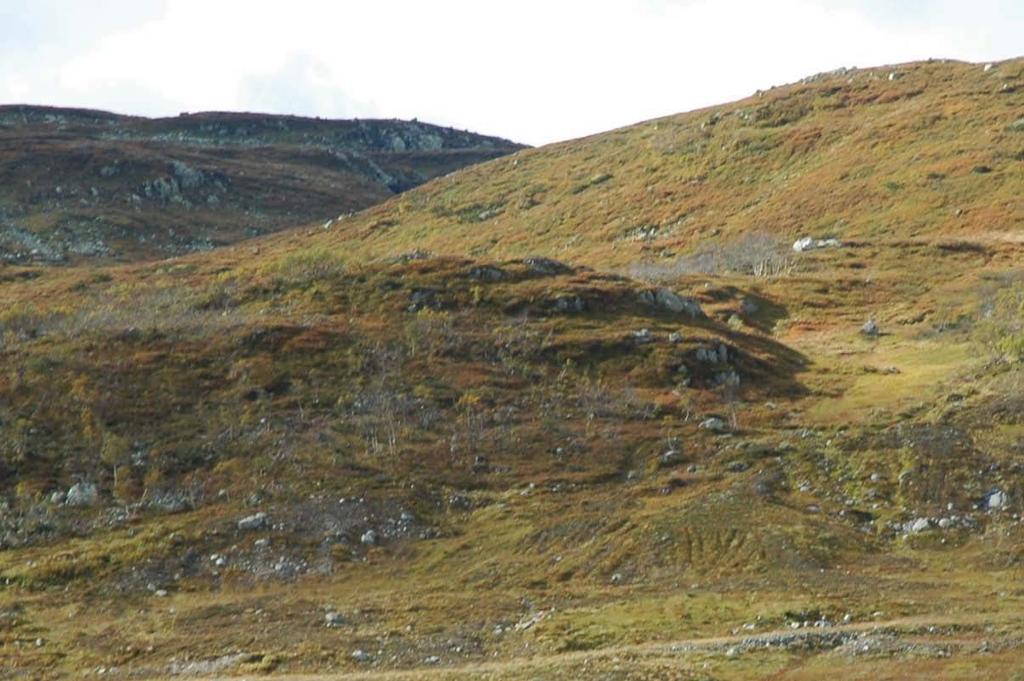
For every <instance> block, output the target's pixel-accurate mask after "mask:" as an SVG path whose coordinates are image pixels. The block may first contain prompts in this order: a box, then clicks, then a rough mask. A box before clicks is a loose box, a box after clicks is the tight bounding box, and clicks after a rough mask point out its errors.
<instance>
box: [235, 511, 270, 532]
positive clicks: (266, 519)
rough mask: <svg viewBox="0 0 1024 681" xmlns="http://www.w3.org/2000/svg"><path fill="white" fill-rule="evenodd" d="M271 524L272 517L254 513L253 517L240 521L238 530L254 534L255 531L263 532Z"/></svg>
mask: <svg viewBox="0 0 1024 681" xmlns="http://www.w3.org/2000/svg"><path fill="white" fill-rule="evenodd" d="M269 524H270V516H268V515H267V514H266V513H263V512H260V513H254V514H253V515H250V516H246V517H244V518H242V519H241V520H239V521H238V529H239V531H241V532H253V531H255V530H262V529H265V528H266V527H267V525H269Z"/></svg>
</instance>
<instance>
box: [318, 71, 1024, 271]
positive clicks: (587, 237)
mask: <svg viewBox="0 0 1024 681" xmlns="http://www.w3.org/2000/svg"><path fill="white" fill-rule="evenodd" d="M1022 115H1024V61H1021V60H1013V61H1007V62H1002V63H998V64H995V65H993V66H992V67H991V68H989V69H988V70H985V68H984V67H983V66H982V65H980V64H964V63H956V62H945V61H935V62H927V63H915V64H907V65H900V66H892V67H883V68H876V69H856V70H849V71H844V72H841V73H831V74H822V75H820V76H815V77H811V78H808V79H805V80H804V81H802V82H800V83H796V84H793V85H787V86H784V87H777V88H773V89H771V90H768V91H765V92H759V93H757V94H756V95H754V96H753V97H750V98H748V99H745V100H741V101H739V102H735V103H733V104H728V105H724V106H718V107H713V108H710V109H705V110H701V111H695V112H691V113H685V114H680V115H677V116H671V117H668V118H663V119H658V120H654V121H649V122H646V123H641V124H639V125H635V126H631V127H628V128H623V129H621V130H615V131H613V132H610V133H606V134H602V135H597V136H594V137H590V138H585V139H580V140H574V141H570V142H565V143H561V144H555V145H551V146H547V147H544V148H541V149H532V150H524V151H522V152H520V153H518V154H515V155H514V156H510V157H508V158H505V159H502V160H499V161H496V162H493V163H488V164H484V165H481V166H476V167H473V168H469V169H466V170H464V171H462V172H460V173H458V174H456V175H454V176H451V177H447V178H443V179H440V180H438V181H436V182H433V183H431V184H430V185H429V186H427V187H424V188H423V189H421V190H420V191H417V192H413V193H410V194H407V195H405V196H404V197H402V199H401V200H398V201H394V202H390V203H387V204H383V205H381V206H379V207H377V208H376V209H375V210H370V211H367V212H365V213H363V214H362V215H361V216H360V217H359V218H358V219H356V220H352V221H348V222H346V223H345V225H344V228H343V229H339V230H337V231H336V232H335V233H334V237H335V241H334V243H344V242H349V241H351V242H352V243H351V244H346V248H356V249H358V250H359V251H360V252H364V253H367V254H369V255H382V254H383V255H387V254H391V253H392V252H393V251H395V250H401V249H411V248H413V247H416V248H421V249H424V250H428V251H433V252H437V253H442V254H462V255H472V256H479V257H499V258H503V257H522V256H524V255H528V254H530V253H534V252H538V253H546V254H548V255H550V256H552V257H561V258H564V259H569V260H572V261H574V262H582V263H587V264H591V265H595V266H601V267H609V266H614V265H618V266H628V265H632V264H634V263H647V262H652V263H657V264H666V263H671V262H673V261H674V260H675V259H676V258H678V257H679V256H682V255H686V254H689V253H692V252H693V251H695V250H698V249H701V248H707V247H709V246H711V245H714V244H727V243H729V242H730V241H732V240H736V239H738V238H740V237H743V236H746V235H750V234H752V233H763V234H769V235H773V236H778V237H780V238H784V239H787V240H789V242H792V241H793V240H795V239H797V238H798V237H802V236H807V235H811V236H817V237H821V236H834V237H838V238H840V239H845V240H851V241H870V242H878V241H884V240H888V239H894V238H898V239H909V238H915V237H926V238H937V237H946V238H950V239H957V238H963V237H969V238H971V239H985V240H987V241H996V242H1000V241H1006V240H1009V241H1016V239H1017V234H1016V232H1017V230H1018V229H1019V225H1020V216H1021V213H1022V210H1024V208H1022V204H1021V200H1022V199H1021V182H1022V177H1024V174H1022V172H1021V171H1022V169H1024V165H1022V164H1024V119H1022V118H1021V116H1022Z"/></svg>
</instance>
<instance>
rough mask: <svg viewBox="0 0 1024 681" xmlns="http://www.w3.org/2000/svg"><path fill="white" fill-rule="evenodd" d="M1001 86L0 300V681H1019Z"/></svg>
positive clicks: (1007, 107)
mask: <svg viewBox="0 0 1024 681" xmlns="http://www.w3.org/2000/svg"><path fill="white" fill-rule="evenodd" d="M1022 67H1024V62H1021V61H1013V62H1006V63H1001V64H996V65H994V66H993V67H992V68H989V69H987V70H986V69H985V68H984V67H983V65H970V64H959V63H948V62H947V63H940V62H932V63H927V64H911V65H902V66H897V67H888V68H885V69H877V70H858V71H853V72H847V73H842V74H827V75H824V76H819V77H814V78H811V79H808V80H807V81H806V82H804V83H800V84H795V85H792V86H786V87H783V88H776V89H774V90H772V91H770V92H766V93H762V94H761V95H759V96H757V97H755V98H752V99H750V100H745V101H743V102H739V103H737V104H733V105H726V106H723V107H718V108H716V109H712V110H707V111H701V112H696V113H691V114H683V115H680V116H678V117H673V118H669V119H663V120H659V121H654V122H650V123H644V124H641V125H638V126H634V127H632V128H627V129H624V130H620V131H613V132H611V133H608V134H606V135H599V136H596V137H593V138H589V139H585V140H578V141H573V142H567V143H565V144H560V145H555V146H552V147H546V148H541V149H536V150H527V151H521V152H518V153H516V154H514V155H512V156H509V157H506V158H501V159H498V160H495V161H492V162H490V163H487V164H484V165H481V166H474V167H472V168H468V169H465V170H461V171H459V172H457V173H455V174H453V175H451V176H449V177H444V178H440V179H437V180H434V181H433V182H430V183H428V184H426V185H424V186H422V187H419V188H417V189H414V190H411V191H409V192H407V193H404V194H402V195H400V196H398V197H395V198H393V199H391V200H389V201H387V202H385V203H383V204H381V205H380V206H377V207H374V208H371V209H369V210H367V211H364V212H362V213H359V214H357V215H354V216H350V217H347V218H345V219H344V220H340V221H336V222H334V223H332V224H330V225H328V226H326V227H325V226H324V225H323V224H321V223H319V222H318V223H316V224H314V225H312V226H309V227H306V228H303V229H297V230H291V231H287V232H283V233H281V234H275V235H271V236H267V237H263V238H260V239H258V240H255V241H252V242H247V243H245V244H237V245H234V246H229V247H226V248H223V249H217V250H215V251H211V252H207V253H199V254H193V255H189V256H186V257H180V258H174V259H170V260H165V261H160V262H150V263H136V264H130V265H123V266H108V267H96V266H76V267H67V268H49V267H39V266H29V265H24V264H17V265H11V264H9V265H6V266H2V267H0V343H2V344H0V366H3V367H4V371H3V372H2V373H0V494H2V498H3V502H2V503H3V506H2V510H0V659H2V660H3V661H4V662H3V664H4V665H6V667H4V666H0V675H2V674H8V675H9V676H11V677H16V676H19V675H22V676H24V675H31V676H34V677H40V676H41V677H47V676H48V677H58V676H64V675H73V674H81V673H83V670H89V672H90V673H91V674H98V673H99V670H100V669H102V670H103V674H104V675H105V676H114V677H131V676H135V677H144V678H151V677H161V676H167V677H180V676H193V677H200V678H222V677H223V676H225V675H228V676H231V675H240V676H245V677H246V678H251V677H252V676H254V675H256V674H260V673H266V674H271V675H274V674H298V675H302V674H305V675H306V676H297V677H295V678H309V679H327V678H348V677H347V676H345V675H349V674H351V675H353V676H352V678H381V679H389V678H396V679H397V678H410V679H411V678H427V679H449V678H451V679H455V678H483V679H534V678H588V679H590V678H592V679H664V678H681V679H691V678H693V679H709V678H710V679H723V680H725V679H754V678H764V677H765V676H767V675H770V676H772V678H780V679H816V678H822V677H823V676H825V675H835V674H840V675H842V677H843V678H864V679H905V678H929V679H942V678H997V679H1019V678H1020V669H1021V660H1022V659H1024V648H1022V645H1021V641H1022V640H1024V631H1022V630H1021V624H1020V623H1021V621H1022V619H1021V617H1022V615H1024V590H1022V589H1021V587H1020V584H1021V581H1020V580H1021V577H1022V565H1024V524H1022V521H1021V512H1022V511H1024V506H1022V504H1024V459H1022V457H1021V451H1022V442H1024V439H1022V438H1024V430H1022V426H1021V423H1022V418H1024V402H1022V401H1021V399H1020V397H1019V396H1020V395H1021V390H1020V387H1021V386H1022V385H1024V374H1022V373H1021V370H1020V359H1021V357H1022V356H1024V330H1022V325H1021V323H1020V318H1021V317H1020V310H1021V301H1022V300H1024V283H1022V282H1024V271H1022V269H1021V264H1020V263H1021V259H1020V239H1019V235H1018V233H1017V232H1018V230H1019V226H1020V225H1021V224H1022V220H1021V218H1022V210H1021V209H1022V205H1021V202H1020V198H1019V196H1020V189H1021V182H1022V177H1024V175H1022V174H1021V172H1020V170H1021V163H1022V161H1021V152H1022V151H1024V133H1022V132H1020V131H1018V128H1020V127H1021V126H1020V124H1018V122H1017V121H1018V119H1019V117H1020V116H1021V115H1024V113H1022V111H1024V107H1021V104H1022V103H1024V102H1022V101H1021V98H1020V97H1021V95H1020V93H1019V91H1017V90H1016V88H1017V87H1018V79H1019V78H1020V77H1022V76H1024V73H1022ZM889 74H893V75H892V77H891V78H890V75H889ZM1004 86H1005V87H1004ZM1014 107H1016V108H1014ZM702 126H703V127H702ZM815 131H816V132H815ZM801 140H802V141H801ZM983 168H984V169H983ZM986 169H987V170H986ZM804 236H808V237H812V238H813V239H815V240H820V243H819V242H818V241H816V242H815V243H814V246H816V247H815V248H811V249H808V250H803V251H799V252H798V251H795V250H794V249H793V248H792V244H793V241H794V240H796V239H797V238H799V237H804ZM830 238H834V239H835V241H829V240H828V239H830ZM869 320H870V321H872V322H873V325H866V323H867V322H869ZM8 670H9V671H8Z"/></svg>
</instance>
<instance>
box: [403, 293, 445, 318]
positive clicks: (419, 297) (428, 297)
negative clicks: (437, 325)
mask: <svg viewBox="0 0 1024 681" xmlns="http://www.w3.org/2000/svg"><path fill="white" fill-rule="evenodd" d="M424 308H430V309H432V310H437V309H440V308H441V303H440V301H438V299H437V291H436V290H434V289H432V288H417V289H413V290H412V292H410V293H409V308H408V309H409V312H416V311H417V310H422V309H424Z"/></svg>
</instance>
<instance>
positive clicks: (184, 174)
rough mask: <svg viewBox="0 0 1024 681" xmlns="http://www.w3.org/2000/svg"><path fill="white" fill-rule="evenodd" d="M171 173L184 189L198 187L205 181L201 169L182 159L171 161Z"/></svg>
mask: <svg viewBox="0 0 1024 681" xmlns="http://www.w3.org/2000/svg"><path fill="white" fill-rule="evenodd" d="M171 175H173V176H174V179H175V180H177V181H178V186H179V187H181V188H182V189H184V190H185V191H191V190H193V189H198V188H199V187H201V186H202V185H203V183H204V182H205V181H206V176H205V175H204V174H203V172H202V171H201V170H196V169H195V168H193V167H192V166H190V165H188V164H187V163H184V162H182V161H171Z"/></svg>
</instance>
